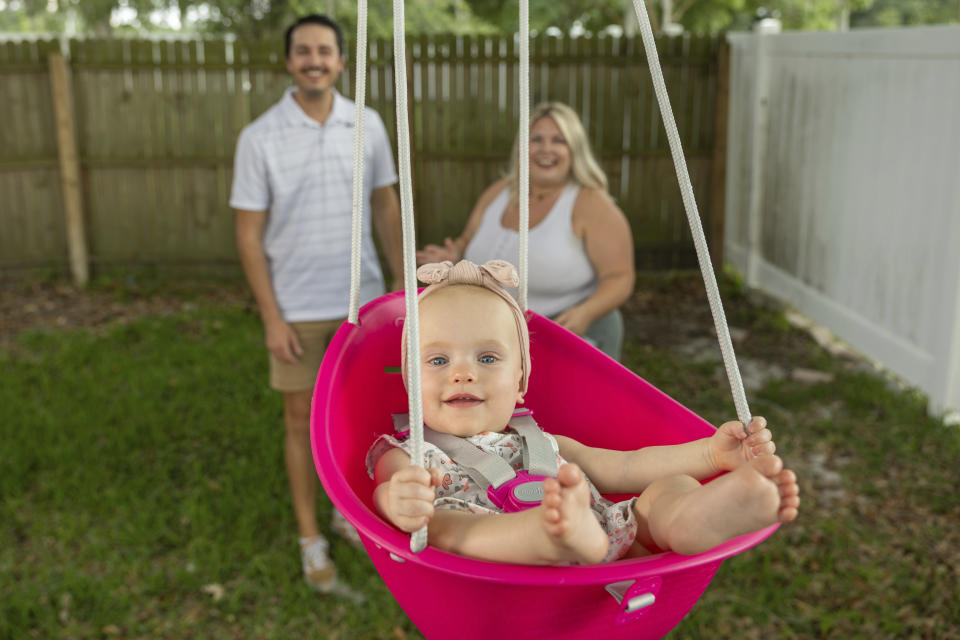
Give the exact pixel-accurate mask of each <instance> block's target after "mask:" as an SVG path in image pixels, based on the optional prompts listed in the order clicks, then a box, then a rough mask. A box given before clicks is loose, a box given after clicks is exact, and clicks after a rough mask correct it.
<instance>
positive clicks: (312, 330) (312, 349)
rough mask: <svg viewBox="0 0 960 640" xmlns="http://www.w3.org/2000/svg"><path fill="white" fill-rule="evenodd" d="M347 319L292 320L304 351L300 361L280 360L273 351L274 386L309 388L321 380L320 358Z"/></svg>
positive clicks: (287, 389)
mask: <svg viewBox="0 0 960 640" xmlns="http://www.w3.org/2000/svg"><path fill="white" fill-rule="evenodd" d="M341 324H343V320H342V319H341V320H320V321H318V322H291V323H290V326H291V327H292V328H293V330H294V331H295V332H296V334H297V338H299V339H300V346H301V347H302V348H303V355H301V356H300V361H299V362H297V363H296V364H290V363H289V362H283V361H281V360H278V359H277V357H276V356H274V355H273V354H272V353H271V354H270V387H271V388H272V389H276V390H277V391H283V392H289V391H309V390H310V389H313V385H314V384H316V382H317V371H319V370H320V361H321V360H323V354H324V352H325V351H326V350H327V346H328V345H329V344H330V340H332V339H333V334H335V333H336V332H337V329H339V328H340V325H341Z"/></svg>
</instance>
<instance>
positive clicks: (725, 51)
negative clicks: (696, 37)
mask: <svg viewBox="0 0 960 640" xmlns="http://www.w3.org/2000/svg"><path fill="white" fill-rule="evenodd" d="M729 98H730V45H729V44H727V41H726V40H721V41H720V47H719V48H718V49H717V103H716V119H715V121H714V122H715V123H716V125H715V126H714V137H713V158H712V160H711V162H710V220H709V228H708V230H707V238H709V242H710V246H709V249H710V256H711V258H713V269H714V271H719V270H720V269H721V268H722V267H723V233H724V223H725V221H726V215H727V207H726V205H727V128H728V124H727V119H728V117H729V107H730V99H729Z"/></svg>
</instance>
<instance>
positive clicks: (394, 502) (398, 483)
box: [387, 465, 440, 533]
mask: <svg viewBox="0 0 960 640" xmlns="http://www.w3.org/2000/svg"><path fill="white" fill-rule="evenodd" d="M437 486H440V470H439V469H437V468H433V469H430V470H429V471H428V470H427V469H423V468H421V467H417V466H414V465H410V466H409V467H406V468H404V469H401V470H399V471H397V472H396V473H394V474H393V475H392V476H391V477H390V480H389V487H388V488H387V509H388V511H389V514H390V520H391V521H392V522H393V524H394V525H396V527H397V528H398V529H400V530H401V531H406V532H407V533H412V532H414V531H418V530H419V529H420V528H421V527H424V526H426V524H427V523H428V522H430V518H432V517H433V499H434V492H433V488H434V487H437Z"/></svg>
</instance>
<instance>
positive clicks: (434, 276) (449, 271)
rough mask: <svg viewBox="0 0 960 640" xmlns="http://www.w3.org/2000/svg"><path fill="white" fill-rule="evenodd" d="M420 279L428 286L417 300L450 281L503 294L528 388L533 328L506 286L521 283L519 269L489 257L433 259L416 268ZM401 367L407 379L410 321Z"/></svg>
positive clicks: (524, 385)
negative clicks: (479, 261)
mask: <svg viewBox="0 0 960 640" xmlns="http://www.w3.org/2000/svg"><path fill="white" fill-rule="evenodd" d="M417 279H418V280H420V281H421V282H423V283H426V284H427V285H428V286H427V287H426V288H425V289H424V290H423V291H421V292H420V296H419V297H418V300H423V299H424V298H425V297H427V296H428V295H430V294H431V293H433V292H434V291H437V290H438V289H442V288H444V287H449V286H451V285H472V286H477V287H483V288H484V289H488V290H490V291H492V292H494V293H495V294H497V295H498V296H500V297H501V298H503V300H504V302H506V303H507V305H508V306H509V307H510V311H511V312H512V313H513V319H514V323H515V324H516V327H517V335H518V337H519V339H520V363H521V364H520V366H521V370H522V375H521V377H520V393H521V394H525V393H526V392H527V381H528V380H529V378H530V330H529V329H528V328H527V319H526V317H525V316H524V314H523V311H522V310H521V309H520V305H518V304H517V301H516V300H514V299H513V296H511V295H510V293H509V292H508V291H507V290H506V289H504V287H516V286H517V285H518V284H519V283H520V278H519V276H517V270H516V269H515V268H514V267H513V265H512V264H510V263H509V262H507V261H506V260H489V261H487V262H485V263H484V264H481V265H478V264H474V263H473V262H470V261H469V260H461V261H460V262H458V263H457V264H453V263H452V262H450V261H449V260H446V261H444V262H432V263H430V264H425V265H423V266H421V267H420V268H419V269H417ZM400 365H401V366H400V370H401V373H402V375H403V381H404V383H406V381H407V325H406V323H404V325H403V336H402V338H401V341H400Z"/></svg>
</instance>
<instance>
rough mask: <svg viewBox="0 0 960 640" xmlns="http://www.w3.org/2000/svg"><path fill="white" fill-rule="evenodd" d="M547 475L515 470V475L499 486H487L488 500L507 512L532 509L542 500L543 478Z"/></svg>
mask: <svg viewBox="0 0 960 640" xmlns="http://www.w3.org/2000/svg"><path fill="white" fill-rule="evenodd" d="M546 477H547V476H537V475H532V474H530V473H528V472H527V471H524V470H520V471H517V475H516V477H514V478H512V479H510V480H508V481H507V482H504V483H503V484H502V485H500V486H499V487H496V488H494V486H493V485H490V486H489V487H487V497H488V498H489V499H490V502H492V503H493V504H495V505H496V506H497V507H498V508H500V509H503V510H504V511H505V512H507V513H514V512H516V511H524V510H526V509H532V508H533V507H535V506H537V505H538V504H540V503H541V502H543V480H544V479H545V478H546Z"/></svg>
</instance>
